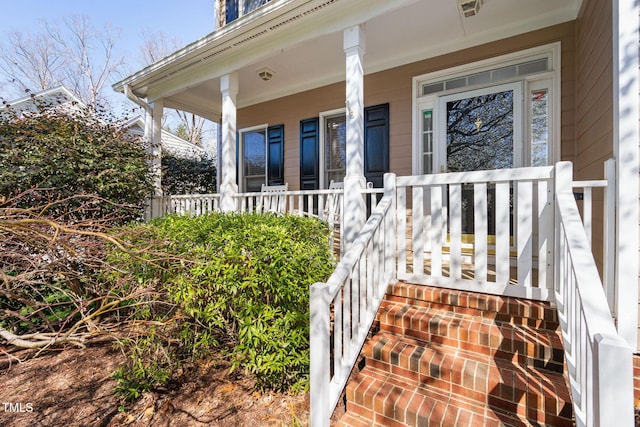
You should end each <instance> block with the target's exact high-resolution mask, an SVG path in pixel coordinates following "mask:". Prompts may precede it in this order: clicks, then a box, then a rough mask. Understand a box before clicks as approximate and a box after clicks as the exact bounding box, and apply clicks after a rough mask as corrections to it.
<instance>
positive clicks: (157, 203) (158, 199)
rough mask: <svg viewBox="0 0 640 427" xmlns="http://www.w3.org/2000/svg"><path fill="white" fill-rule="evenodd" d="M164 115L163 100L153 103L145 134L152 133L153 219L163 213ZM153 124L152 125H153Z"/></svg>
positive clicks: (146, 122)
mask: <svg viewBox="0 0 640 427" xmlns="http://www.w3.org/2000/svg"><path fill="white" fill-rule="evenodd" d="M163 114H164V104H163V102H162V100H157V101H154V102H153V105H152V113H151V119H152V120H149V115H148V114H147V117H146V119H147V120H146V121H145V134H146V133H147V132H148V131H149V129H148V127H149V126H151V129H150V133H151V138H149V141H150V143H151V144H150V154H151V174H152V177H153V178H152V180H153V197H152V199H151V218H158V217H161V216H162V215H163V212H162V115H163ZM151 123H152V124H151Z"/></svg>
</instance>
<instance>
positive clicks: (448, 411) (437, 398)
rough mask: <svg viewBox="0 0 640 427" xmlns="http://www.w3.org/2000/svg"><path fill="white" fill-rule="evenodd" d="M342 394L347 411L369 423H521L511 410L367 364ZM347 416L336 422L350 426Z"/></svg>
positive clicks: (387, 426)
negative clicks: (491, 406)
mask: <svg viewBox="0 0 640 427" xmlns="http://www.w3.org/2000/svg"><path fill="white" fill-rule="evenodd" d="M346 397H347V414H349V415H351V416H352V417H355V418H356V419H358V420H361V419H367V420H368V422H369V424H368V425H369V426H373V427H382V426H384V427H395V426H397V427H401V426H456V427H475V426H484V427H498V426H505V425H510V426H517V425H523V422H522V421H521V420H520V419H518V417H517V416H515V415H513V414H509V413H506V412H503V411H497V412H494V411H492V410H487V409H486V408H485V407H484V406H482V405H479V404H477V403H476V402H474V401H472V400H470V399H468V398H466V397H464V396H460V395H454V394H452V393H448V392H444V391H443V390H441V389H439V388H437V387H432V386H431V385H429V384H418V383H412V382H408V381H407V380H406V379H404V378H400V377H398V376H397V375H393V374H389V373H388V372H383V371H380V370H378V369H375V368H371V367H366V368H365V369H364V370H363V371H361V372H360V373H359V374H358V375H357V376H356V377H355V378H354V379H353V381H351V382H350V383H349V385H348V386H347V391H346ZM343 419H344V420H345V422H344V423H343ZM350 420H351V419H350V418H346V417H343V418H342V419H341V420H340V421H339V422H338V423H337V424H336V426H339V427H347V426H351V424H350V422H351V421H350ZM356 425H357V424H356Z"/></svg>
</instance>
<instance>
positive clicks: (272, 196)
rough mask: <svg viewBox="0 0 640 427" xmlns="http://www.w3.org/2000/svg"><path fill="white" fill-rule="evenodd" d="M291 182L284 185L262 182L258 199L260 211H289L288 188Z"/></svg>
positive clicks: (258, 209)
mask: <svg viewBox="0 0 640 427" xmlns="http://www.w3.org/2000/svg"><path fill="white" fill-rule="evenodd" d="M288 188H289V184H288V183H287V184H284V185H266V184H262V188H261V190H260V197H259V199H258V206H257V211H258V212H273V213H285V212H287V195H286V192H287V189H288Z"/></svg>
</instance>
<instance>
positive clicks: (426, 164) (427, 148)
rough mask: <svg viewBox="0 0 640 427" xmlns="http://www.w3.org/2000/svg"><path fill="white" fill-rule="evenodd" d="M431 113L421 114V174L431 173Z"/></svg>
mask: <svg viewBox="0 0 640 427" xmlns="http://www.w3.org/2000/svg"><path fill="white" fill-rule="evenodd" d="M433 160H434V159H433V111H432V110H424V111H423V112H422V173H433Z"/></svg>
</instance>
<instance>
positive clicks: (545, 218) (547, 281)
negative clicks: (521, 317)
mask: <svg viewBox="0 0 640 427" xmlns="http://www.w3.org/2000/svg"><path fill="white" fill-rule="evenodd" d="M551 192H552V189H551V186H550V185H549V182H548V181H546V180H540V181H538V287H539V288H542V289H548V288H550V285H551V283H552V277H551V274H552V273H553V269H551V268H550V267H551V265H550V264H551V260H552V259H553V257H552V248H553V206H552V203H553V194H552V193H551Z"/></svg>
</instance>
